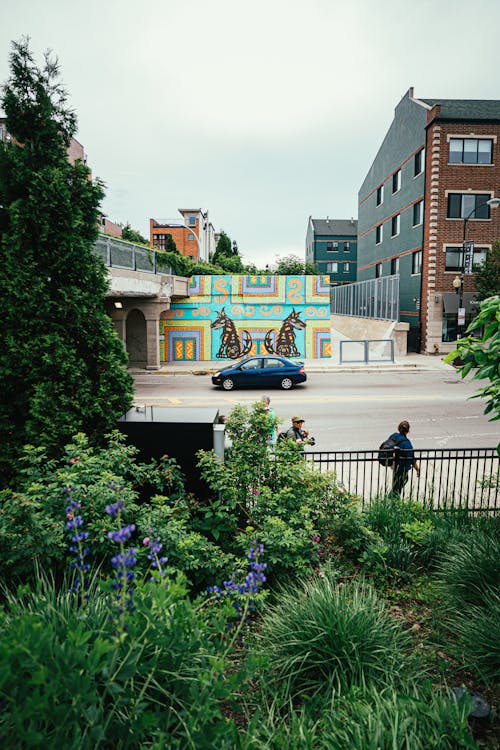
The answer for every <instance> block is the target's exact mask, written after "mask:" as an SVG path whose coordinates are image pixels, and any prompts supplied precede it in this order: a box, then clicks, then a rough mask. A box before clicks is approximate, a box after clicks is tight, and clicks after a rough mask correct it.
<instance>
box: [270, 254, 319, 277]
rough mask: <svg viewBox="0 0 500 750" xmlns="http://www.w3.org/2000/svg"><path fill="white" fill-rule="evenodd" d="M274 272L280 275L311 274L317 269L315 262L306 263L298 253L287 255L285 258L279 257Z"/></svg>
mask: <svg viewBox="0 0 500 750" xmlns="http://www.w3.org/2000/svg"><path fill="white" fill-rule="evenodd" d="M274 273H275V274H276V275H278V276H295V275H298V274H307V275H308V276H311V275H314V274H315V273H317V271H316V267H315V266H314V264H313V263H309V262H307V263H306V262H305V261H303V260H302V259H301V258H299V257H298V255H286V256H285V257H283V258H281V257H279V256H278V257H277V260H276V268H275V271H274Z"/></svg>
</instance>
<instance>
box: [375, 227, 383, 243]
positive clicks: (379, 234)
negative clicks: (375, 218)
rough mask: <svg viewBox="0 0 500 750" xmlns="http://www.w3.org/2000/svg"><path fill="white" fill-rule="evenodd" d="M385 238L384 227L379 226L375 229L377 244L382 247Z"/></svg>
mask: <svg viewBox="0 0 500 750" xmlns="http://www.w3.org/2000/svg"><path fill="white" fill-rule="evenodd" d="M383 238H384V225H383V224H379V225H378V227H377V228H376V229H375V244H376V245H380V243H381V242H382V240H383Z"/></svg>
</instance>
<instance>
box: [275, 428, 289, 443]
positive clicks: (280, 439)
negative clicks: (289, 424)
mask: <svg viewBox="0 0 500 750" xmlns="http://www.w3.org/2000/svg"><path fill="white" fill-rule="evenodd" d="M287 432H288V430H285V432H280V433H279V435H278V439H277V441H276V442H278V443H282V442H283V440H286V435H287Z"/></svg>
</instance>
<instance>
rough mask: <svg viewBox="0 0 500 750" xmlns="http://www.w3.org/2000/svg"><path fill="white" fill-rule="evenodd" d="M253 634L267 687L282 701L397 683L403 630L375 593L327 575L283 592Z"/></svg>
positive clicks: (402, 664) (404, 643)
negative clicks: (262, 659) (263, 660)
mask: <svg viewBox="0 0 500 750" xmlns="http://www.w3.org/2000/svg"><path fill="white" fill-rule="evenodd" d="M257 638H258V642H257V647H258V648H259V650H260V651H261V652H262V653H263V654H264V655H265V656H266V657H267V661H268V670H267V671H266V674H265V677H264V681H265V684H266V687H267V689H269V690H271V691H272V692H273V693H275V694H276V695H279V696H280V700H281V701H282V702H283V704H285V703H286V702H288V701H290V700H294V701H295V700H302V699H303V700H309V701H310V700H311V699H314V698H318V697H320V698H321V700H323V699H327V697H328V695H330V696H331V695H338V694H343V693H345V692H347V691H348V690H349V689H350V688H352V687H353V686H359V687H363V688H364V687H366V686H369V685H380V686H382V685H384V686H385V685H387V684H391V683H393V682H395V681H396V682H397V681H398V680H399V676H400V675H401V674H402V673H404V671H405V664H406V661H407V660H406V656H405V649H406V647H407V644H408V640H407V636H406V634H405V632H404V631H403V629H402V627H401V626H400V625H399V623H397V622H395V621H394V620H393V619H392V618H391V617H390V615H389V614H388V611H387V609H386V606H385V604H384V603H383V602H382V601H381V600H380V599H379V597H378V595H377V594H376V592H375V591H374V590H373V589H372V588H371V587H370V586H369V585H367V584H366V583H364V582H359V581H357V582H355V583H352V584H349V585H345V586H343V585H338V584H337V582H336V581H335V580H334V578H332V577H331V576H327V577H325V578H320V577H318V578H316V579H314V580H313V581H312V582H304V581H303V582H301V583H299V585H297V586H294V587H290V588H287V589H285V590H283V591H282V592H281V593H280V595H279V596H278V598H277V600H276V602H275V603H274V604H273V605H271V606H270V607H269V609H268V611H267V612H266V614H265V616H264V618H263V622H262V627H261V630H260V633H259V635H258V637H257Z"/></svg>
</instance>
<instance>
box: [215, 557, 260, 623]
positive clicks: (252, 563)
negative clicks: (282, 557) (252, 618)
mask: <svg viewBox="0 0 500 750" xmlns="http://www.w3.org/2000/svg"><path fill="white" fill-rule="evenodd" d="M263 553H264V545H263V544H259V545H257V546H256V547H250V550H249V552H248V555H247V558H248V561H249V563H248V565H249V568H250V570H249V572H248V573H247V575H246V576H245V579H244V580H243V581H237V580H235V575H234V574H232V575H231V576H229V578H228V580H227V581H223V583H222V588H221V587H220V586H210V587H209V588H208V589H207V592H208V593H209V594H212V595H214V596H215V598H216V599H221V598H222V597H232V598H233V601H232V604H233V607H234V609H235V610H236V615H237V617H238V619H239V618H241V614H242V605H241V599H242V597H248V601H249V604H248V610H249V611H252V609H253V595H254V594H257V593H258V592H259V591H260V589H261V587H262V585H263V584H264V583H265V582H266V576H265V574H264V571H265V569H266V568H267V563H264V562H259V558H260V556H261V555H263Z"/></svg>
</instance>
